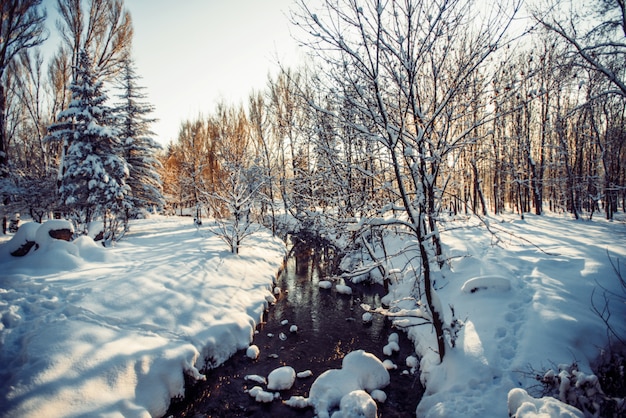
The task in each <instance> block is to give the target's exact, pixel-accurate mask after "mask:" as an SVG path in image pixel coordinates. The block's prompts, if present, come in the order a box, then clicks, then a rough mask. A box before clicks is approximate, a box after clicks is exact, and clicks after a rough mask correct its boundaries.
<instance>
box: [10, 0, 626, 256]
mask: <svg viewBox="0 0 626 418" xmlns="http://www.w3.org/2000/svg"><path fill="white" fill-rule="evenodd" d="M476 4H477V3H476V2H473V1H466V0H446V1H443V2H432V1H428V0H415V1H413V0H407V1H394V2H380V1H364V2H358V1H356V2H355V1H331V0H328V1H324V2H321V4H320V5H319V7H317V8H316V9H315V10H313V9H310V8H309V7H308V6H307V5H306V3H305V2H294V7H293V10H292V11H291V13H290V19H291V20H292V22H293V24H294V27H295V28H296V29H298V30H295V31H294V34H295V36H296V37H297V38H298V40H299V41H300V42H301V44H302V45H303V47H305V48H306V50H307V51H309V53H310V60H309V61H308V62H307V63H306V64H303V65H302V67H299V68H283V69H282V71H281V72H280V73H278V74H277V75H273V76H269V78H268V81H267V87H266V88H265V89H264V90H261V91H253V92H251V93H250V96H249V100H248V102H247V103H246V104H243V105H241V104H240V105H233V104H230V103H225V102H222V103H219V104H217V105H216V107H215V109H213V110H209V111H208V112H207V116H198V117H197V118H195V119H192V120H185V121H181V125H180V131H179V134H178V138H176V139H175V140H174V141H172V142H171V143H169V144H167V145H166V146H165V148H164V149H161V147H160V145H159V143H158V141H156V140H155V139H154V134H153V133H152V132H151V129H150V127H151V123H153V119H151V116H150V114H151V112H152V111H153V106H152V105H151V104H150V103H149V101H148V99H147V95H146V94H145V93H144V89H143V88H142V86H141V78H140V76H139V75H138V74H137V73H136V70H135V67H134V65H133V58H132V38H133V28H132V20H131V16H130V13H129V12H128V11H127V10H126V9H125V8H124V2H123V1H121V0H89V1H80V0H59V1H57V9H58V12H59V16H60V19H59V22H58V24H57V25H56V26H57V28H56V29H57V30H58V31H59V34H60V45H59V46H58V51H57V53H56V54H54V56H53V57H51V58H49V59H44V57H43V54H42V52H41V50H40V48H39V46H40V45H41V44H42V42H43V41H44V39H45V38H46V36H47V33H46V29H45V22H46V15H45V12H44V9H43V8H42V5H41V1H37V0H31V1H3V2H2V7H3V19H2V48H0V193H1V194H2V212H3V213H4V215H6V216H9V217H11V216H13V214H15V213H17V212H19V213H22V214H28V215H29V216H30V217H32V218H33V219H34V220H36V221H41V220H42V219H45V218H46V217H50V216H54V215H52V214H56V216H65V217H70V218H71V219H72V220H73V221H74V222H75V224H76V226H77V230H78V231H86V230H87V229H88V225H89V224H90V223H91V222H92V221H93V220H95V219H99V220H103V221H104V228H103V237H104V239H105V242H112V241H115V240H116V239H119V238H120V237H121V236H123V234H124V232H125V231H126V229H127V228H128V220H129V219H132V218H136V217H141V216H143V215H142V214H143V213H145V212H146V211H154V210H164V211H166V212H170V213H174V212H176V213H183V212H184V210H185V209H189V208H193V210H194V213H193V215H194V216H195V218H196V219H197V221H198V222H200V221H201V219H202V218H203V217H208V216H210V217H214V218H216V219H218V220H220V219H223V220H224V231H225V235H228V234H230V233H232V231H231V230H230V229H229V228H231V227H232V223H231V222H233V221H234V222H235V227H234V231H235V235H237V236H236V237H235V238H232V239H231V240H230V241H231V249H232V250H233V251H236V249H237V242H238V241H239V238H243V237H244V236H245V234H246V231H247V228H248V226H249V224H250V222H252V221H255V222H261V223H263V224H265V225H267V226H269V227H270V228H272V230H273V231H276V230H277V228H278V225H277V224H276V223H277V217H276V215H277V214H278V213H289V214H291V215H292V216H293V217H295V218H296V219H298V220H299V221H300V222H301V224H302V225H304V226H305V227H307V228H311V227H313V226H315V229H316V230H317V231H320V232H321V233H324V231H341V230H346V229H347V228H351V227H352V226H350V225H351V224H353V223H354V222H355V220H357V219H368V218H379V217H384V215H385V214H389V213H393V214H397V213H404V214H405V216H406V217H407V219H409V220H408V223H409V225H410V228H413V229H415V230H416V233H417V235H418V238H419V239H420V240H421V241H425V238H428V239H430V237H431V236H433V237H435V238H434V239H433V244H434V247H435V249H434V250H433V251H434V252H435V253H437V245H438V244H437V243H436V239H437V238H436V236H437V230H436V223H437V220H438V218H440V216H441V215H442V214H459V213H465V214H469V213H475V214H480V215H486V214H488V213H493V214H498V213H502V212H503V211H515V212H517V213H518V214H519V215H520V216H521V217H523V216H524V213H528V212H534V213H536V214H541V213H543V212H544V211H546V210H550V211H554V212H567V213H571V214H572V216H573V217H575V218H578V217H581V216H585V217H588V218H591V217H592V216H593V215H594V214H595V213H602V216H605V217H606V218H607V219H612V218H613V215H614V214H615V213H616V212H617V211H618V210H619V209H620V208H621V209H622V210H624V207H625V205H626V187H625V184H626V165H625V164H624V161H626V158H625V156H626V155H625V154H626V149H625V146H624V143H625V139H626V132H625V128H624V126H625V123H624V122H625V120H624V119H625V109H626V107H625V97H626V84H625V81H624V80H625V74H624V73H625V68H624V65H623V63H624V62H626V60H625V58H626V42H625V35H626V25H625V17H624V15H625V14H624V2H623V1H622V0H597V1H594V2H589V3H585V4H578V2H567V1H565V2H563V1H559V2H548V3H541V4H538V3H536V4H522V3H521V2H519V1H511V0H502V1H499V2H497V4H495V5H494V6H493V7H492V8H490V9H489V10H485V8H483V7H476V6H475V5H476ZM478 4H479V3H478ZM479 5H480V4H479ZM520 20H522V21H523V22H525V23H524V25H525V26H524V25H522V26H523V28H522V27H521V26H520V24H519V21H520ZM216 42H217V41H216ZM88 157H89V158H88ZM85 162H87V163H85ZM237 224H240V225H241V226H237ZM428 250H430V249H428Z"/></svg>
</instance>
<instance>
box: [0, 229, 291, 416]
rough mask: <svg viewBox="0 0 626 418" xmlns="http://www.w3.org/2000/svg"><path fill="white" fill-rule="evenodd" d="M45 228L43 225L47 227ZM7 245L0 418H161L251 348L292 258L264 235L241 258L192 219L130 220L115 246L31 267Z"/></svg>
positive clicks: (39, 254) (75, 248)
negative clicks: (192, 381)
mask: <svg viewBox="0 0 626 418" xmlns="http://www.w3.org/2000/svg"><path fill="white" fill-rule="evenodd" d="M44 225H45V224H44ZM7 250H8V244H4V245H0V265H1V266H2V268H1V270H0V315H1V317H2V322H1V323H0V415H2V416H7V417H9V416H10V417H37V416H38V417H44V416H45V417H57V416H80V415H82V416H120V417H122V416H123V417H132V416H135V417H140V416H162V415H163V414H165V412H166V410H167V407H168V405H169V402H170V398H172V397H175V396H179V395H182V394H183V385H184V380H183V373H189V374H191V375H195V376H196V377H197V378H202V377H201V375H200V374H199V372H198V368H200V367H202V366H203V365H204V359H209V361H210V362H212V363H214V364H216V363H221V362H223V361H224V360H226V359H227V358H228V357H229V356H231V355H232V354H234V353H235V352H236V350H239V349H244V348H246V347H248V345H249V343H250V340H251V338H252V335H253V332H254V328H255V326H256V324H257V323H258V322H259V320H260V318H261V314H262V312H263V310H264V309H265V307H266V306H267V305H268V303H267V300H269V299H273V296H272V293H271V290H272V286H273V282H274V280H275V277H276V273H277V271H278V270H279V268H280V266H281V264H282V260H283V257H284V255H285V246H284V244H283V243H282V242H281V241H280V240H278V239H275V238H272V237H271V234H270V233H268V232H258V233H255V234H254V235H253V236H251V237H250V238H248V241H246V242H245V243H244V245H243V246H242V248H241V251H240V254H239V255H233V254H231V253H229V252H228V249H227V247H226V245H225V244H224V243H223V241H221V240H220V239H219V238H218V237H216V236H212V235H208V234H207V233H206V231H203V230H200V231H197V230H196V228H195V226H194V225H193V223H192V221H191V218H176V217H172V218H166V217H154V218H152V219H149V220H142V221H137V222H134V223H133V225H132V231H131V233H130V234H129V235H127V237H126V238H125V239H124V240H123V241H122V242H120V243H119V244H118V245H117V246H116V247H114V248H110V249H109V248H107V249H105V248H103V247H102V246H100V245H96V244H95V243H94V242H93V241H91V240H90V239H88V238H81V239H80V241H79V242H78V243H76V244H69V243H65V242H60V241H59V242H56V243H55V245H51V246H46V248H41V249H39V250H37V251H35V252H32V253H29V254H28V255H27V256H25V257H21V258H20V257H11V256H10V255H9V254H8V251H7Z"/></svg>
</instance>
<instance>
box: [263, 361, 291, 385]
mask: <svg viewBox="0 0 626 418" xmlns="http://www.w3.org/2000/svg"><path fill="white" fill-rule="evenodd" d="M295 381H296V371H295V370H294V369H293V367H291V366H283V367H279V368H277V369H274V370H272V372H271V373H270V374H269V376H267V388H268V389H269V390H289V389H291V387H292V386H293V383H294V382H295Z"/></svg>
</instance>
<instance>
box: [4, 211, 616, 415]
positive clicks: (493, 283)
mask: <svg viewBox="0 0 626 418" xmlns="http://www.w3.org/2000/svg"><path fill="white" fill-rule="evenodd" d="M487 221H488V224H489V227H490V229H491V230H492V231H496V232H497V235H496V236H493V235H491V234H490V233H489V232H488V231H487V230H486V229H485V228H484V227H482V226H481V225H480V224H481V223H480V222H478V221H477V220H474V219H472V218H470V219H465V220H463V221H462V222H461V221H449V222H447V223H444V224H443V225H442V231H441V238H442V242H443V243H444V252H445V256H446V259H447V260H449V261H448V265H447V266H446V267H444V269H443V270H442V271H441V272H436V273H435V277H434V279H435V286H434V287H435V290H436V292H437V296H438V297H439V300H440V304H439V306H441V308H440V309H441V310H442V313H443V315H444V322H445V323H446V324H449V323H450V321H451V319H452V317H451V312H450V309H449V308H448V306H449V305H453V306H454V309H455V313H456V317H457V318H459V319H461V320H462V321H463V323H464V326H463V327H462V328H461V329H460V331H459V333H458V338H457V340H456V344H455V347H454V348H451V347H448V350H447V352H446V355H445V358H444V360H443V362H441V363H440V362H439V356H438V353H437V351H436V350H437V344H436V341H435V336H434V332H433V330H432V327H431V326H430V325H421V326H409V327H408V328H405V329H404V331H405V332H406V333H407V335H408V337H409V339H410V340H411V341H413V343H414V345H415V350H416V355H415V356H409V357H407V358H406V359H397V358H393V359H390V358H386V359H382V361H381V359H377V358H376V357H374V356H373V355H371V354H368V353H365V352H363V351H361V350H359V351H354V352H352V353H349V354H348V355H347V356H346V357H345V358H344V359H343V364H342V368H341V369H333V370H327V371H326V372H324V373H322V374H321V375H319V376H318V377H317V378H316V379H315V381H314V382H313V384H312V386H311V389H310V391H309V397H308V398H307V397H302V396H292V397H291V398H290V399H289V400H287V401H285V403H286V404H288V405H291V406H293V407H297V408H305V407H313V408H315V410H316V413H317V414H318V416H320V417H324V416H327V417H329V416H331V414H332V416H335V417H336V418H337V417H342V416H343V417H345V416H354V414H359V415H357V416H369V415H367V414H371V411H372V410H373V409H372V408H373V407H375V406H376V402H384V399H385V398H386V396H385V393H384V392H383V391H382V390H381V389H384V388H385V387H386V386H387V384H388V382H389V372H388V371H387V368H391V369H395V368H396V367H397V366H396V364H395V363H394V361H398V362H400V363H402V362H404V363H405V365H406V367H407V368H408V369H409V371H407V370H404V371H402V373H409V372H418V371H419V377H420V379H421V381H422V383H423V384H424V385H425V390H426V392H425V394H424V396H423V398H422V400H421V402H420V403H419V405H418V407H417V410H416V415H417V416H420V417H427V418H437V417H460V416H463V417H478V416H508V415H509V414H511V415H512V416H513V415H514V416H516V417H518V418H520V417H536V416H547V417H560V416H564V417H580V416H584V415H583V414H582V413H581V412H580V411H578V410H576V409H575V408H573V407H572V406H569V405H566V404H565V403H563V400H570V399H571V396H572V390H583V391H585V393H586V394H587V395H589V396H591V395H592V394H594V393H597V390H598V389H597V379H596V378H595V377H594V376H593V375H592V370H591V364H592V363H593V362H594V361H595V360H596V359H597V358H598V357H599V355H600V354H601V352H602V351H603V350H605V349H606V348H607V334H606V327H605V325H604V323H603V321H602V319H601V318H599V317H598V316H597V315H595V314H594V313H593V312H592V311H591V310H590V304H591V298H592V296H591V295H592V292H593V291H594V290H595V292H596V293H595V296H596V297H597V298H600V299H597V302H600V303H603V302H604V301H603V299H601V297H602V288H600V287H599V286H602V287H604V288H606V289H607V290H609V291H611V292H614V293H617V294H618V295H619V294H621V293H620V292H621V289H620V288H619V284H618V283H617V280H616V275H615V272H614V270H613V267H612V266H611V264H610V262H609V256H610V257H611V258H612V259H614V260H620V262H621V263H624V260H626V245H624V236H626V225H625V224H624V223H623V222H619V221H618V222H607V221H604V220H602V219H596V220H594V221H593V222H589V221H575V220H572V219H569V218H568V217H565V216H558V215H553V214H551V215H542V216H533V215H529V214H527V215H526V219H525V220H519V219H517V218H515V217H513V216H502V217H497V218H496V217H491V218H489V219H487ZM203 228H204V227H201V228H199V229H197V228H196V226H195V225H193V222H192V221H191V219H190V218H177V217H161V216H157V217H153V218H151V219H146V220H141V221H136V222H133V223H132V225H131V231H130V232H129V234H127V235H126V237H125V239H124V240H123V241H121V242H119V243H117V244H116V246H115V247H112V248H103V247H102V246H101V245H100V244H97V243H94V242H93V241H92V240H91V239H90V238H89V237H81V238H79V239H77V240H75V241H73V242H71V243H68V242H61V241H57V240H52V239H48V238H46V240H45V243H44V245H43V246H42V247H40V248H39V249H35V248H33V249H31V250H30V252H29V253H28V254H27V255H26V256H24V257H12V256H11V255H10V252H11V251H12V249H13V248H14V247H15V246H16V245H17V246H19V245H21V244H20V243H23V242H25V241H26V240H32V239H33V237H36V236H37V233H38V230H39V226H37V225H32V224H29V223H24V224H23V226H22V228H21V229H20V231H18V233H17V234H15V238H14V240H13V241H8V242H5V243H3V244H0V264H1V265H2V275H1V276H0V317H1V321H0V394H1V395H0V396H1V398H0V410H2V411H3V414H4V415H3V416H6V417H17V416H94V415H97V416H111V417H115V416H118V417H122V416H149V415H151V416H157V417H158V416H163V415H164V414H165V411H166V409H167V407H168V405H169V402H170V399H171V398H172V397H176V396H180V395H182V394H183V393H184V381H185V380H184V374H187V375H189V376H191V377H193V378H195V379H202V378H203V376H202V374H201V372H200V370H202V369H203V368H204V367H205V364H206V361H208V366H209V367H215V366H217V365H219V364H221V363H222V362H224V361H225V360H226V359H227V358H228V357H230V356H232V355H233V354H234V353H235V352H236V351H237V350H242V351H244V350H245V352H246V355H248V356H249V357H250V358H257V357H258V347H256V346H254V345H250V344H251V342H252V336H253V333H254V329H255V326H256V324H257V323H258V322H259V321H260V319H261V317H262V314H263V311H264V309H266V308H267V307H268V305H269V304H271V303H273V302H275V301H276V298H275V297H274V291H273V284H274V278H275V275H276V272H277V271H278V270H279V268H280V266H281V264H282V258H283V256H284V254H285V248H284V245H283V244H282V243H281V242H280V241H279V240H277V239H274V238H272V237H271V235H270V234H269V233H268V232H267V231H260V232H257V233H255V234H254V235H252V236H251V237H250V238H248V240H249V241H248V242H247V244H246V243H244V245H243V246H242V247H241V250H240V254H238V255H233V254H231V253H230V252H228V249H227V248H226V246H225V245H224V243H223V242H222V241H221V240H220V239H219V238H217V237H215V236H212V235H210V234H208V233H206V231H204V230H203ZM42 231H43V230H42ZM42 234H43V232H42ZM0 239H4V240H5V241H6V239H7V237H2V236H0ZM387 239H388V241H387V242H386V249H387V252H388V254H397V255H396V256H390V257H389V259H388V260H387V261H386V262H387V263H388V265H387V266H386V269H387V271H388V272H393V280H390V281H389V291H390V293H389V295H387V296H386V297H384V298H381V300H382V301H384V302H385V303H389V305H390V308H389V309H390V312H393V313H394V315H396V316H395V318H394V321H395V322H396V323H397V324H398V325H405V326H406V325H411V324H417V323H423V322H424V320H427V319H428V317H429V312H428V311H427V310H426V309H425V307H424V306H423V305H421V304H418V303H416V301H415V292H414V290H415V288H416V287H415V282H414V278H415V277H416V274H415V273H416V272H417V271H419V263H417V264H416V265H415V266H413V265H412V262H408V263H407V260H415V259H416V258H415V257H411V254H407V253H406V251H405V252H402V251H401V250H406V249H407V248H414V243H411V242H410V240H407V239H406V236H404V237H402V238H401V239H397V238H395V239H394V237H393V235H392V234H389V235H388V236H387ZM411 268H413V270H411ZM360 279H362V277H361V278H360ZM379 279H380V278H379ZM327 283H328V284H329V285H330V286H329V288H330V287H332V282H331V281H327ZM336 286H337V285H336ZM337 293H339V290H338V289H337ZM276 294H277V295H280V294H279V293H276ZM614 302H615V303H612V304H611V309H612V311H611V314H612V317H611V318H612V321H614V322H613V325H614V326H615V327H616V330H617V331H618V332H621V333H622V335H624V333H626V323H623V321H619V318H624V317H625V316H626V305H624V304H623V300H622V301H621V302H619V300H618V301H614ZM618 302H619V303H618ZM378 308H380V307H377V306H374V307H372V310H371V312H368V313H370V314H372V313H373V314H376V312H380V311H379V310H378V311H377V309H378ZM364 319H365V317H364ZM285 326H288V324H285ZM292 326H294V325H292ZM286 330H287V328H285V331H286ZM346 332H349V329H347V330H346ZM283 334H284V333H283ZM285 337H286V336H285ZM394 344H398V341H397V338H396V336H390V338H389V339H388V341H387V343H386V344H384V345H385V346H386V347H387V348H386V350H385V354H386V355H387V354H389V355H390V356H391V355H397V354H396V350H395V349H396V346H395V345H394ZM381 345H382V344H381ZM255 347H256V348H255ZM251 354H252V355H251ZM277 357H279V355H277ZM573 363H576V366H577V367H576V369H573V368H571V367H569V365H572V364H573ZM556 365H558V366H556ZM287 367H288V366H286V368H279V369H276V370H275V371H274V372H276V373H275V375H274V376H268V388H267V390H265V389H263V388H262V387H261V386H256V387H254V388H252V389H251V390H250V391H249V393H250V396H251V397H253V398H254V399H255V400H256V401H258V402H273V401H274V400H276V399H277V398H278V397H279V396H280V395H279V394H278V393H275V392H272V390H282V389H271V387H276V388H282V387H287V386H289V385H288V384H289V383H290V382H291V384H293V382H292V380H291V379H292V378H295V376H297V377H298V378H304V377H305V376H307V377H308V376H311V375H312V374H311V373H310V371H306V372H300V373H298V374H297V375H296V374H295V371H294V370H293V369H292V368H291V370H288V369H287ZM531 369H532V370H531ZM277 370H280V371H277ZM550 370H552V371H550ZM531 371H532V372H531ZM534 371H536V372H538V373H540V375H541V376H543V379H544V380H545V381H550V379H551V378H552V379H554V380H555V382H556V379H557V378H558V377H560V380H558V384H557V386H556V391H555V393H554V394H553V396H554V397H543V398H540V397H539V394H538V393H536V392H533V387H536V386H537V384H538V382H537V381H536V380H535V374H534V373H533V372H534ZM274 372H272V373H274ZM398 372H399V371H397V372H392V373H398ZM270 375H271V374H270ZM251 379H252V380H254V379H253V378H251ZM255 379H258V380H255V382H258V383H260V384H264V383H261V382H263V381H264V380H263V379H265V378H264V377H262V376H258V377H256V378H255ZM269 383H271V387H270V384H269ZM568 383H569V387H568ZM559 389H560V391H559ZM559 398H562V399H559ZM351 414H352V415H351ZM372 416H375V415H372Z"/></svg>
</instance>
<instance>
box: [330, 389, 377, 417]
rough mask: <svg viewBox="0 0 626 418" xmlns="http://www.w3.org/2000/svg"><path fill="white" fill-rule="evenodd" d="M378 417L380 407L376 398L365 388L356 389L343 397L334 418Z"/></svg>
mask: <svg viewBox="0 0 626 418" xmlns="http://www.w3.org/2000/svg"><path fill="white" fill-rule="evenodd" d="M357 417H358V418H377V417H378V407H377V406H376V402H374V399H372V397H371V396H370V395H369V393H367V392H366V391H364V390H355V391H352V392H350V393H348V394H346V395H344V396H343V397H342V398H341V401H340V403H339V411H337V412H335V413H333V415H332V418H357Z"/></svg>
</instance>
